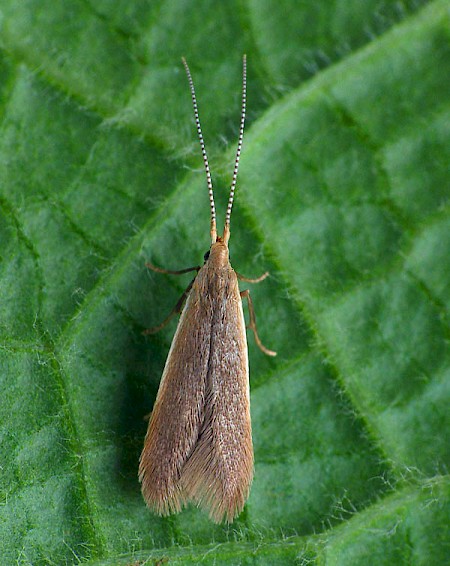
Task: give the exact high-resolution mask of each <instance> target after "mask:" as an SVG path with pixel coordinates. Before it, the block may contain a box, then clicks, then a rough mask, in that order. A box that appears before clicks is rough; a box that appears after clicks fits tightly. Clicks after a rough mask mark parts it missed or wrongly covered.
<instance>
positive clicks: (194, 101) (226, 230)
mask: <svg viewBox="0 0 450 566" xmlns="http://www.w3.org/2000/svg"><path fill="white" fill-rule="evenodd" d="M182 61H183V65H184V68H185V70H186V74H187V77H188V81H189V87H190V89H191V98H192V105H193V107H194V117H195V125H196V127H197V133H198V139H199V142H200V147H201V151H202V157H203V163H204V165H205V171H206V182H207V185H208V192H209V203H210V207H211V242H212V243H213V244H214V243H215V242H216V241H217V225H216V207H215V204H214V191H213V186H212V180H211V170H210V168H209V163H208V156H207V154H206V149H205V141H204V139H203V134H202V128H201V126H200V118H199V114H198V106H197V98H196V96H195V88H194V81H193V80H192V76H191V72H190V70H189V66H188V64H187V62H186V59H185V58H184V57H183V58H182ZM246 102H247V56H246V55H244V56H243V58H242V103H241V122H240V126H239V138H238V146H237V150H236V157H235V160H234V169H233V178H232V181H231V187H230V196H229V198H228V205H227V212H226V215H225V226H224V231H223V241H224V243H225V244H228V241H229V239H230V218H231V210H232V208H233V201H234V192H235V190H236V182H237V174H238V169H239V159H240V157H241V150H242V142H243V139H244V125H245V110H246Z"/></svg>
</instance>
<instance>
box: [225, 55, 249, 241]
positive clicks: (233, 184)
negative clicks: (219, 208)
mask: <svg viewBox="0 0 450 566" xmlns="http://www.w3.org/2000/svg"><path fill="white" fill-rule="evenodd" d="M246 102H247V55H244V56H243V58H242V104H241V124H240V126H239V138H238V146H237V150H236V158H235V160H234V170H233V179H232V181H231V188H230V197H229V199H228V205H227V213H226V215H225V228H224V230H223V241H224V242H225V244H228V240H229V239H230V218H231V209H232V208H233V200H234V191H235V189H236V181H237V174H238V168H239V159H240V157H241V149H242V141H243V139H244V124H245V107H246Z"/></svg>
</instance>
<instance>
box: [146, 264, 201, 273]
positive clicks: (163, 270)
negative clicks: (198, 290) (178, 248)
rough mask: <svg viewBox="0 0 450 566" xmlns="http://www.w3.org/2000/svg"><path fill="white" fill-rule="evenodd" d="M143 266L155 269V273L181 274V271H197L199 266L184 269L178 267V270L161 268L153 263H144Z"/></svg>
mask: <svg viewBox="0 0 450 566" xmlns="http://www.w3.org/2000/svg"><path fill="white" fill-rule="evenodd" d="M145 267H148V268H149V269H151V270H152V271H156V272H157V273H166V274H168V275H183V273H189V272H190V271H197V273H198V271H199V270H200V267H199V266H198V265H196V266H195V267H186V269H179V270H178V271H172V270H171V269H163V268H162V267H156V265H153V263H146V264H145Z"/></svg>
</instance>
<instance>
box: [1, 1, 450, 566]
mask: <svg viewBox="0 0 450 566" xmlns="http://www.w3.org/2000/svg"><path fill="white" fill-rule="evenodd" d="M449 20H450V16H449V12H448V3H447V2H446V1H445V0H434V1H430V2H417V1H414V0H404V1H403V2H389V1H381V0H368V1H366V2H357V1H350V2H345V3H344V2H338V3H330V2H314V3H313V2H310V3H304V2H301V3H290V2H277V3H274V2H267V1H262V2H256V1H250V2H247V3H242V2H236V3H235V2H223V3H222V2H220V3H219V2H211V1H209V2H208V1H206V0H203V1H202V2H195V3H194V2H181V1H180V0H178V1H177V0H173V1H167V2H152V3H150V2H144V1H139V0H136V1H134V2H126V1H122V0H120V1H118V2H114V3H111V2H107V1H105V0H102V1H100V2H96V3H93V2H92V3H90V2H85V1H84V2H83V1H77V0H72V1H70V2H69V1H67V0H66V1H65V2H59V3H55V2H50V1H48V0H44V1H42V0H40V1H39V2H37V1H33V0H25V1H23V2H13V1H11V0H10V1H8V0H3V1H2V2H1V3H0V49H1V51H0V77H1V80H0V112H1V135H0V187H1V189H0V190H1V194H0V241H1V248H0V270H1V271H0V298H1V300H0V345H1V349H0V360H1V373H0V387H1V392H2V394H1V397H0V451H1V455H0V465H1V468H0V470H1V471H0V494H1V500H0V501H1V505H0V556H1V558H2V560H1V563H2V566H3V565H5V566H8V565H10V564H11V565H12V564H21V565H25V564H33V565H41V564H42V565H43V564H58V565H59V564H78V563H89V564H91V565H96V566H99V565H118V564H123V565H126V564H128V565H130V564H144V563H146V564H164V563H168V564H197V563H200V562H201V563H202V564H224V565H225V564H226V565H236V564H270V565H272V564H307V563H308V564H310V563H314V564H327V565H334V564H337V565H341V564H351V565H359V564H361V565H363V564H364V565H366V564H377V565H378V564H380V565H381V564H386V565H391V564H405V565H406V564H408V565H409V564H418V565H419V564H420V565H421V564H423V565H425V564H426V565H434V564H436V565H438V564H444V563H445V561H446V559H448V554H449V546H450V537H449V535H448V524H449V520H450V512H449V508H450V506H449V499H450V493H449V491H450V482H449V477H448V470H449V465H450V458H449V448H448V446H449V445H448V428H449V412H448V406H449V397H450V394H449V393H450V392H449V390H450V387H449V383H450V379H449V377H450V353H449V348H448V343H449V338H450V332H449V322H450V321H449V314H448V313H449V303H450V285H449V281H450V263H449V261H448V250H449V248H450V230H449V228H450V213H449V211H450V208H449V202H448V199H449V195H450V190H449V189H450V186H449V185H450V183H449V180H448V179H449V178H448V152H449V145H450V144H449V135H450V126H449V124H450V121H449V105H450V104H449V96H448V77H449V75H450V42H449V36H450V33H449V29H450V26H449V23H450V22H449ZM244 52H245V53H247V56H248V63H249V69H248V82H249V93H248V95H249V97H248V98H249V99H248V111H249V112H248V114H249V117H248V121H247V132H246V135H245V139H244V149H243V154H242V159H241V166H240V173H239V179H238V188H237V193H236V201H235V207H234V210H233V217H232V226H231V229H232V234H231V241H230V251H231V256H232V263H233V266H234V267H235V269H236V270H237V271H239V272H240V273H242V274H244V275H246V276H249V277H255V276H258V275H260V274H261V273H262V272H263V271H265V270H266V269H269V270H270V272H271V275H272V277H271V278H270V279H269V280H266V281H264V282H263V283H261V284H260V285H255V286H251V291H252V297H253V300H254V304H255V309H256V316H257V320H258V328H259V333H260V335H261V338H262V341H263V343H264V344H265V345H267V346H268V347H269V348H272V349H274V350H277V351H278V356H277V358H275V359H269V358H267V357H266V356H264V355H263V354H262V353H261V352H260V351H259V350H258V349H257V347H256V345H255V343H254V340H253V336H251V335H250V336H249V350H250V366H251V389H252V422H253V437H254V445H255V459H256V469H255V480H254V483H253V487H252V491H251V495H250V498H249V501H248V504H247V505H246V507H245V510H244V512H243V513H242V514H241V516H240V517H239V518H238V519H237V520H236V521H235V522H234V523H233V524H232V525H231V526H224V525H213V524H212V523H211V522H210V521H209V520H208V518H207V517H206V516H205V515H204V514H203V513H202V512H201V511H200V510H198V509H196V508H194V507H189V508H188V509H186V510H184V511H183V512H182V513H180V514H179V515H175V516H171V517H169V518H160V517H156V516H155V515H153V514H152V513H151V512H150V511H148V509H146V507H145V504H144V502H143V500H142V497H141V494H140V488H139V483H138V480H137V466H138V458H139V454H140V450H141V448H142V444H143V438H144V435H145V430H146V426H147V423H146V421H145V419H144V416H145V415H146V414H148V413H149V411H150V410H151V407H152V404H153V401H154V398H155V395H156V392H157V388H158V384H159V380H160V376H161V373H162V369H163V366H164V362H165V358H166V356H167V352H168V349H169V346H170V341H171V338H172V336H173V333H174V329H175V323H173V324H172V325H170V326H169V327H166V328H165V329H164V330H163V331H162V332H160V333H159V334H157V335H154V336H150V337H147V338H144V337H143V336H142V334H141V332H142V330H143V329H144V328H147V327H151V326H155V325H157V324H158V323H159V322H161V321H162V320H163V319H164V317H165V316H166V315H167V314H168V312H170V310H171V308H172V307H173V305H174V304H175V303H176V301H177V299H178V297H179V296H180V294H181V293H182V290H183V289H184V287H185V286H186V285H187V283H188V282H189V276H186V277H181V278H175V277H172V276H165V275H161V274H156V273H148V272H147V270H146V269H145V266H144V264H145V261H146V260H150V261H152V262H153V263H156V264H158V265H161V266H163V267H167V268H168V269H179V268H183V267H187V266H191V265H196V264H198V263H199V262H201V258H202V257H203V254H204V252H205V251H206V250H207V249H208V246H209V204H208V199H207V192H206V188H205V178H204V173H203V171H202V162H201V154H200V151H199V149H198V142H197V140H196V134H195V128H194V124H193V119H192V109H191V101H190V96H189V91H188V86H187V81H186V78H185V76H184V72H183V69H182V65H181V60H180V57H181V56H182V55H184V56H186V57H187V59H188V61H189V63H190V66H191V70H192V73H193V76H194V81H195V84H196V89H197V96H198V101H199V107H200V114H201V119H202V125H203V130H204V135H205V140H206V144H207V149H208V151H209V155H210V161H211V166H212V170H213V173H214V181H215V190H216V204H217V208H218V212H219V221H220V219H221V218H222V215H223V214H224V210H225V203H226V199H227V190H228V189H227V187H228V185H229V181H230V178H231V174H232V167H233V159H234V152H235V147H236V141H237V140H236V137H237V130H238V123H239V100H240V88H241V57H242V54H243V53H244ZM244 288H247V285H245V286H244ZM250 334H251V333H250Z"/></svg>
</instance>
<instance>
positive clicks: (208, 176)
mask: <svg viewBox="0 0 450 566" xmlns="http://www.w3.org/2000/svg"><path fill="white" fill-rule="evenodd" d="M182 61H183V65H184V68H185V70H186V74H187V78H188V81H189V87H190V89H191V98H192V105H193V107H194V116H195V125H196V127H197V133H198V139H199V142H200V147H201V150H202V156H203V163H204V164H205V171H206V183H207V185H208V192H209V204H210V207H211V243H213V244H214V243H215V242H216V240H217V226H216V207H215V205H214V192H213V186H212V180H211V170H210V169H209V163H208V156H207V155H206V149H205V142H204V140H203V134H202V128H201V126H200V118H199V115H198V106H197V98H196V96H195V88H194V81H193V80H192V76H191V71H190V70H189V67H188V64H187V62H186V59H185V58H184V57H182ZM228 206H230V205H228Z"/></svg>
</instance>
